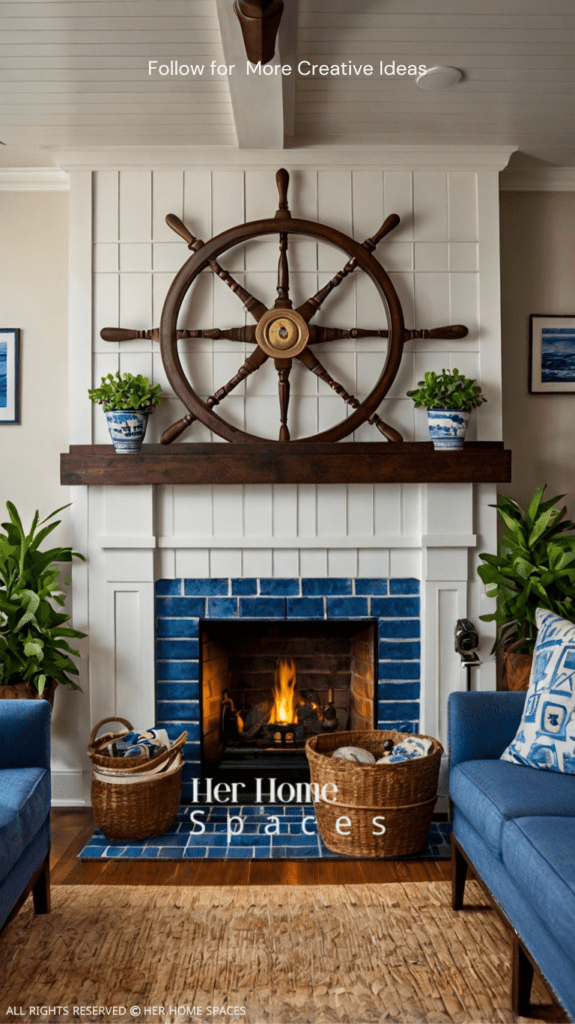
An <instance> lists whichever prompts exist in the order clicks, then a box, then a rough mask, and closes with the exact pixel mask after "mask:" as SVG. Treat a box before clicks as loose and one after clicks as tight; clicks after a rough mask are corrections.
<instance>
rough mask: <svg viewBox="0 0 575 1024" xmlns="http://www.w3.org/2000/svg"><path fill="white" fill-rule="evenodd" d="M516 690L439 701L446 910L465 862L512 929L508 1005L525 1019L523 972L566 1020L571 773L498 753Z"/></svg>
mask: <svg viewBox="0 0 575 1024" xmlns="http://www.w3.org/2000/svg"><path fill="white" fill-rule="evenodd" d="M524 702H525V693H507V692H483V693H481V692H479V693H453V694H451V695H450V698H449V726H448V729H449V752H450V776H449V795H450V800H451V828H452V872H453V873H452V884H453V908H454V910H460V909H461V907H462V903H463V896H464V887H465V878H466V874H467V868H468V866H471V868H472V869H473V871H474V873H475V875H476V876H477V879H478V881H479V882H480V883H483V888H484V889H485V890H486V891H487V895H488V896H489V897H490V899H491V902H492V904H493V906H494V907H495V909H496V910H498V911H499V913H500V914H501V915H502V916H503V917H504V918H505V919H506V920H507V922H508V924H510V925H511V928H512V930H513V971H512V1004H513V1011H514V1013H516V1014H518V1015H522V1016H529V1015H530V991H531V982H532V979H533V969H534V968H537V969H538V971H539V973H540V974H541V975H542V977H543V979H544V980H545V981H546V982H547V984H548V986H549V987H550V988H551V990H552V991H553V992H554V994H555V996H556V998H557V999H558V1001H559V1002H560V1003H561V1004H562V1005H563V1007H564V1008H565V1010H566V1011H567V1013H568V1015H569V1017H570V1019H571V1020H574V1019H575V775H564V774H562V773H559V772H551V771H542V770H540V769H537V768H528V767H525V766H523V765H519V764H512V763H511V762H509V761H501V760H500V756H501V754H502V753H503V751H504V750H505V748H506V747H507V745H508V744H509V743H510V742H511V740H512V739H513V738H514V736H515V733H516V732H517V727H518V725H519V722H520V719H521V714H522V711H523V705H524Z"/></svg>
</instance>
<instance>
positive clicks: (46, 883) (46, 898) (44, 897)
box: [32, 854, 50, 914]
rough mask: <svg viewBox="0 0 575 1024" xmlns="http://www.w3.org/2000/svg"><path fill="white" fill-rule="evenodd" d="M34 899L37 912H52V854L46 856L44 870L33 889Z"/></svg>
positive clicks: (35, 911)
mask: <svg viewBox="0 0 575 1024" xmlns="http://www.w3.org/2000/svg"><path fill="white" fill-rule="evenodd" d="M32 899H33V900H34V913H35V914H49V913H50V854H48V855H47V856H46V860H45V861H44V864H43V865H42V871H41V872H40V874H39V876H38V878H37V880H36V883H35V885H34V888H33V889H32Z"/></svg>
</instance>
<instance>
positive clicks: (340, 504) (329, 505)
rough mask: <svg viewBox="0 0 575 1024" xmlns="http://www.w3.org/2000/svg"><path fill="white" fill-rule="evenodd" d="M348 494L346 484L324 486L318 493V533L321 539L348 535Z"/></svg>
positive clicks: (319, 488)
mask: <svg viewBox="0 0 575 1024" xmlns="http://www.w3.org/2000/svg"><path fill="white" fill-rule="evenodd" d="M346 499H347V493H346V486H345V484H323V485H322V486H321V487H318V492H317V532H318V536H319V537H321V536H322V534H325V535H326V536H328V537H337V536H338V535H340V536H342V537H345V536H346V534H347V522H346V519H347V516H346V513H347V508H346V505H347V500H346Z"/></svg>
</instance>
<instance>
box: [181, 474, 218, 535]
mask: <svg viewBox="0 0 575 1024" xmlns="http://www.w3.org/2000/svg"><path fill="white" fill-rule="evenodd" d="M213 532H214V531H213V524H212V487H211V485H210V484H204V485H203V486H202V485H200V486H197V487H185V486H183V485H178V486H174V533H175V534H176V536H178V535H183V536H188V537H193V536H199V537H211V536H213Z"/></svg>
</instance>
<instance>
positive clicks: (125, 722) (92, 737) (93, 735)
mask: <svg viewBox="0 0 575 1024" xmlns="http://www.w3.org/2000/svg"><path fill="white" fill-rule="evenodd" d="M106 722H121V724H122V725H125V726H126V728H127V730H128V732H131V731H132V729H133V728H134V726H133V725H132V723H131V722H129V721H128V719H127V718H118V717H117V716H116V717H112V718H103V719H102V721H101V722H98V724H97V725H95V726H94V728H93V729H92V732H91V733H90V739H89V740H88V750H91V749H92V747H93V746H94V743H95V742H96V733H97V732H98V730H99V729H101V728H102V726H103V725H106Z"/></svg>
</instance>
